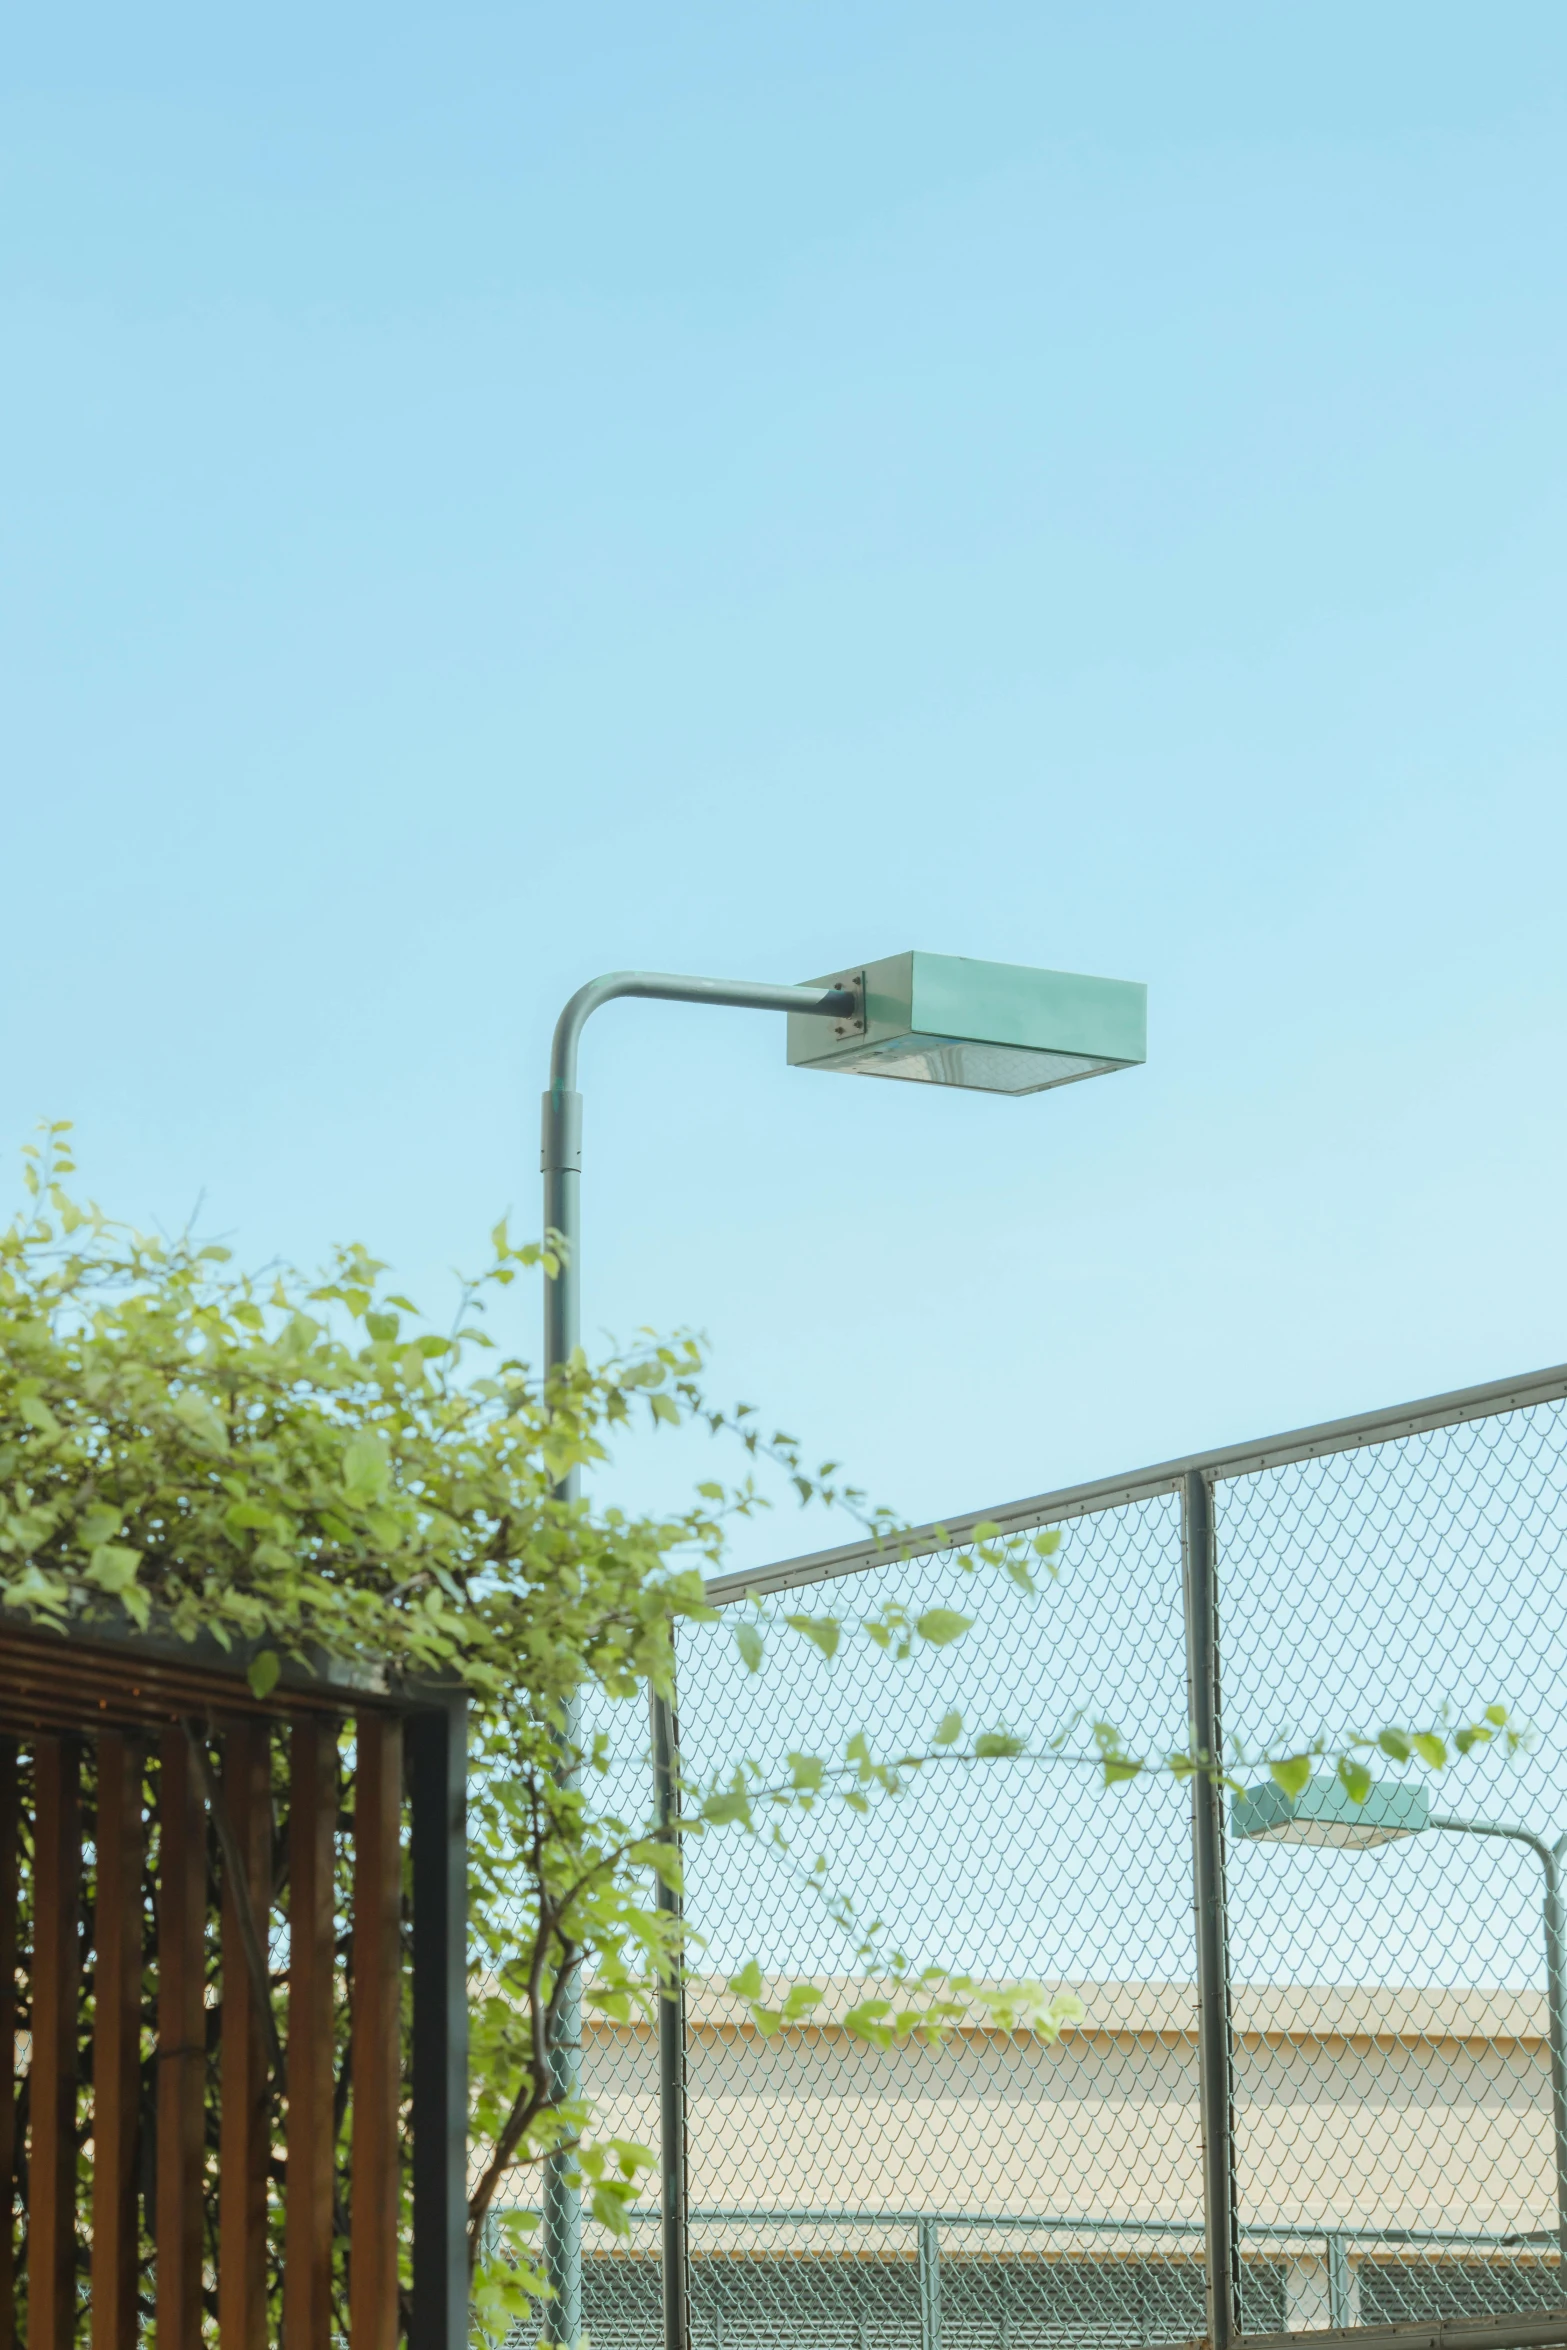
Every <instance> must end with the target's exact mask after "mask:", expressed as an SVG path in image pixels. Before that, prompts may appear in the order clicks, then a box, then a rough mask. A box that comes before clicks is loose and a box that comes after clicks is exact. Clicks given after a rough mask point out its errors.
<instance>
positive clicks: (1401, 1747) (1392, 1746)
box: [1377, 1730, 1412, 1762]
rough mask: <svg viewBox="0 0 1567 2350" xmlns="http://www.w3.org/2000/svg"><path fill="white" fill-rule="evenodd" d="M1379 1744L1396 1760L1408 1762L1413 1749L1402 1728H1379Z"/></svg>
mask: <svg viewBox="0 0 1567 2350" xmlns="http://www.w3.org/2000/svg"><path fill="white" fill-rule="evenodd" d="M1377 1744H1378V1746H1380V1747H1381V1749H1382V1752H1383V1753H1384V1754H1385V1755H1389V1756H1391V1758H1392V1760H1393V1761H1394V1762H1408V1760H1409V1757H1410V1753H1411V1751H1412V1749H1411V1747H1410V1743H1409V1740H1408V1739H1407V1738H1406V1737H1405V1735H1404V1733H1403V1731H1402V1730H1379V1731H1378V1732H1377Z"/></svg>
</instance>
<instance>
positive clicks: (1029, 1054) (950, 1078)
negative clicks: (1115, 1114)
mask: <svg viewBox="0 0 1567 2350" xmlns="http://www.w3.org/2000/svg"><path fill="white" fill-rule="evenodd" d="M832 1066H833V1067H834V1068H835V1069H842V1070H846V1071H850V1072H852V1073H853V1074H854V1075H855V1076H856V1077H904V1078H908V1079H910V1080H911V1081H912V1082H913V1083H915V1084H917V1085H961V1086H967V1087H968V1088H969V1089H970V1090H971V1091H973V1092H976V1093H1043V1092H1044V1091H1045V1089H1046V1088H1047V1087H1048V1086H1052V1085H1070V1084H1072V1083H1073V1081H1074V1080H1075V1079H1076V1078H1079V1077H1096V1076H1097V1075H1098V1074H1099V1072H1100V1071H1101V1070H1102V1069H1115V1068H1119V1066H1120V1063H1119V1062H1117V1061H1106V1060H1101V1059H1099V1058H1098V1057H1097V1056H1095V1055H1092V1054H1088V1053H1048V1052H1035V1051H1033V1050H1031V1049H1030V1048H1029V1047H1028V1046H1026V1045H1014V1044H978V1043H975V1042H973V1041H972V1040H969V1039H965V1038H957V1037H941V1036H901V1037H895V1038H893V1039H892V1040H891V1042H889V1043H886V1044H872V1045H867V1046H866V1047H865V1049H864V1051H863V1052H859V1053H851V1054H845V1055H844V1056H843V1057H842V1058H839V1059H835V1060H834V1062H833V1064H832Z"/></svg>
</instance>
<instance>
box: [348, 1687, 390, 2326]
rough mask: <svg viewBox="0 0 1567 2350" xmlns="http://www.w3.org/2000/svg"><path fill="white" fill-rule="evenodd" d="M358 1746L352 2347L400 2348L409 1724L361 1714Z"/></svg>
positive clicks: (350, 2272) (351, 2239)
mask: <svg viewBox="0 0 1567 2350" xmlns="http://www.w3.org/2000/svg"><path fill="white" fill-rule="evenodd" d="M356 1748H357V1753H356V1761H355V1766H354V1921H353V1969H354V1973H353V2012H354V2026H353V2089H354V2135H353V2156H352V2160H353V2172H352V2203H351V2206H350V2214H349V2249H350V2264H349V2276H350V2291H349V2309H348V2339H349V2345H350V2350H396V2344H397V2219H398V2211H397V2184H398V2180H397V2148H398V2128H397V2106H398V2091H399V2088H400V2085H401V2074H402V2063H401V2056H402V2046H401V2039H402V2035H401V2020H402V2018H401V1998H400V1990H401V1978H402V1966H401V1947H400V1937H399V1911H400V1907H401V1894H402V1863H401V1848H400V1838H399V1833H398V1831H399V1826H400V1820H401V1812H402V1792H403V1738H402V1725H401V1723H400V1722H397V1721H389V1720H387V1719H386V1718H385V1717H384V1716H380V1715H376V1714H361V1715H360V1716H359V1719H358V1723H357V1725H356Z"/></svg>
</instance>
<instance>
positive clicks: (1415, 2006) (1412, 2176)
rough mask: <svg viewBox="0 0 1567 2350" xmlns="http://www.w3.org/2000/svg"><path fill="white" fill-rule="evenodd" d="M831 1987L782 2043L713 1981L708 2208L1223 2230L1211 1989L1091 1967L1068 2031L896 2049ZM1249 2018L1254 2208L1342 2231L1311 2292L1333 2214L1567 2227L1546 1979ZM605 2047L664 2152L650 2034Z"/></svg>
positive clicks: (1339, 1998)
mask: <svg viewBox="0 0 1567 2350" xmlns="http://www.w3.org/2000/svg"><path fill="white" fill-rule="evenodd" d="M782 1988H783V1986H780V1987H779V1990H780V1993H781V1990H782ZM817 1988H819V1989H820V1990H821V1991H822V1993H823V1998H822V2002H821V2004H820V2006H819V2007H818V2008H817V2009H816V2010H815V2011H814V2013H813V2016H812V2018H811V2020H810V2022H808V2023H807V2024H804V2025H797V2026H794V2027H791V2028H790V2029H788V2030H786V2031H783V2032H780V2033H779V2034H778V2035H777V2036H776V2037H775V2038H772V2039H764V2038H763V2037H762V2035H761V2034H760V2033H759V2032H758V2031H757V2030H756V2028H755V2027H754V2025H752V2024H751V2022H750V2021H749V2019H748V2018H747V2016H746V2014H745V2011H744V2010H743V2009H742V2008H741V2007H740V2006H739V2004H738V2003H737V2002H736V2001H734V2000H733V1999H732V1998H731V1997H730V1996H729V1995H728V1994H727V1993H726V1992H725V1991H724V1990H723V1989H722V1987H721V1986H718V1985H712V1984H708V1983H703V1982H698V1983H696V1984H694V1985H693V1986H692V1987H691V1990H690V1994H689V1998H688V2035H689V2036H688V2059H687V2067H688V2098H689V2140H690V2197H691V2201H692V2204H693V2205H694V2206H696V2207H698V2208H701V2209H706V2210H712V2209H721V2210H726V2211H735V2212H741V2211H745V2212H755V2213H758V2214H764V2213H765V2214H777V2215H779V2217H778V2219H777V2220H776V2221H774V2222H773V2224H771V2225H765V2226H764V2228H763V2233H764V2234H765V2237H766V2241H767V2243H768V2244H769V2245H770V2246H774V2247H776V2246H778V2245H779V2244H780V2243H781V2242H782V2241H784V2240H786V2239H787V2240H788V2241H789V2242H790V2243H792V2244H794V2245H796V2246H797V2247H798V2248H800V2249H805V2248H806V2247H807V2246H808V2245H814V2244H816V2243H817V2242H818V2241H819V2242H820V2244H821V2246H822V2248H823V2249H826V2248H827V2247H828V2244H829V2242H830V2241H831V2240H832V2232H831V2231H830V2230H828V2231H819V2230H815V2229H812V2228H811V2227H810V2225H809V2223H808V2222H806V2221H804V2220H802V2219H800V2218H797V2217H795V2216H793V2215H795V2214H799V2213H803V2212H807V2211H812V2212H823V2211H826V2210H833V2211H835V2212H851V2211H852V2212H859V2213H864V2214H866V2215H869V2214H872V2213H875V2212H887V2213H892V2212H909V2211H912V2210H914V2209H916V2208H917V2209H918V2210H920V2211H922V2212H926V2213H933V2212H945V2213H951V2214H953V2215H954V2216H956V2215H958V2214H962V2213H973V2214H981V2213H983V2214H986V2215H992V2216H994V2215H1010V2216H1012V2217H1015V2218H1023V2217H1025V2216H1028V2217H1032V2218H1035V2219H1046V2218H1049V2219H1055V2220H1061V2219H1070V2220H1073V2221H1076V2222H1077V2223H1079V2227H1080V2229H1081V2233H1082V2239H1083V2241H1084V2242H1087V2241H1088V2240H1090V2239H1092V2238H1093V2237H1094V2235H1095V2233H1096V2231H1095V2229H1094V2225H1093V2223H1094V2222H1095V2221H1099V2222H1108V2221H1118V2222H1122V2223H1126V2222H1137V2221H1143V2222H1147V2223H1148V2224H1149V2231H1150V2232H1149V2237H1148V2238H1147V2239H1145V2240H1144V2242H1145V2248H1148V2247H1151V2244H1152V2242H1153V2240H1154V2239H1155V2237H1156V2236H1157V2235H1158V2233H1159V2231H1160V2230H1161V2229H1164V2228H1168V2227H1169V2226H1170V2224H1171V2223H1172V2222H1173V2223H1185V2226H1186V2227H1187V2228H1191V2229H1195V2228H1197V2227H1199V2226H1200V2223H1201V2219H1202V2199H1201V2171H1200V2145H1201V2141H1200V2129H1199V2116H1198V2103H1197V2046H1196V2031H1197V2014H1196V1999H1195V1993H1194V1991H1193V1989H1192V1988H1191V1986H1189V1985H1181V1984H1157V1983H1092V1982H1089V1983H1079V1984H1075V1985H1073V1986H1071V1988H1072V1989H1074V1990H1075V1991H1076V1993H1077V1995H1078V1997H1079V1998H1080V2000H1081V2001H1082V2004H1083V2007H1084V2010H1085V2014H1084V2018H1083V2020H1082V2022H1081V2023H1079V2024H1077V2025H1075V2026H1070V2027H1068V2028H1067V2029H1066V2030H1065V2031H1063V2033H1062V2034H1061V2037H1060V2039H1059V2040H1058V2041H1057V2042H1055V2043H1054V2044H1049V2043H1046V2042H1044V2041H1042V2040H1040V2039H1039V2038H1038V2037H1036V2036H1035V2035H1032V2034H1029V2033H1023V2032H1017V2033H1007V2032H999V2031H996V2030H995V2029H993V2028H990V2027H989V2026H988V2025H987V2024H986V2023H984V2022H983V2021H982V2020H980V2019H979V2018H978V2017H976V2018H975V2019H974V2020H973V2021H971V2022H967V2023H965V2024H964V2025H962V2026H961V2027H960V2028H958V2029H957V2030H955V2031H954V2032H952V2034H951V2035H950V2037H949V2038H948V2039H947V2040H946V2041H945V2043H943V2044H942V2045H939V2046H937V2047H933V2048H926V2047H921V2046H918V2045H914V2046H908V2045H905V2046H901V2047H898V2048H894V2049H890V2050H886V2051H883V2050H878V2049H875V2048H871V2047H868V2046H866V2045H865V2044H864V2043H863V2042H861V2041H859V2040H858V2039H856V2038H855V2036H854V2035H853V2034H851V2033H850V2032H848V2031H846V2030H845V2028H844V2025H843V2022H842V2016H843V2012H844V2010H845V2008H846V2007H848V2006H849V2005H850V2004H852V2003H853V2002H854V2001H855V2000H857V1999H861V1998H864V1997H865V1996H866V1995H867V1992H868V1990H874V1989H875V1988H876V1987H875V1986H867V1985H866V1984H865V1983H863V1982H854V1983H849V1982H846V1981H844V1980H842V1979H833V1978H826V1979H821V1980H819V1982H818V1984H817ZM1234 2019H1235V2034H1236V2100H1237V2133H1238V2146H1239V2157H1240V2170H1241V2217H1242V2222H1243V2227H1245V2226H1250V2227H1259V2226H1268V2227H1274V2228H1279V2227H1287V2228H1291V2229H1294V2228H1298V2229H1300V2230H1301V2231H1302V2232H1303V2234H1311V2235H1315V2236H1317V2238H1318V2242H1317V2244H1316V2246H1310V2245H1302V2246H1301V2247H1300V2253H1301V2257H1302V2259H1303V2260H1305V2261H1306V2264H1307V2265H1306V2268H1305V2269H1304V2270H1303V2272H1302V2275H1301V2278H1300V2280H1299V2294H1298V2296H1297V2297H1298V2298H1301V2299H1302V2302H1303V2304H1304V2301H1306V2300H1309V2298H1310V2295H1311V2294H1312V2293H1314V2292H1316V2291H1317V2289H1318V2287H1319V2285H1321V2282H1322V2280H1321V2273H1320V2234H1321V2231H1323V2230H1325V2229H1335V2228H1336V2229H1342V2230H1349V2231H1353V2232H1356V2233H1359V2234H1369V2233H1372V2232H1374V2231H1376V2230H1379V2229H1387V2228H1392V2229H1412V2230H1419V2231H1427V2230H1435V2231H1456V2232H1463V2233H1470V2232H1473V2233H1477V2234H1484V2235H1487V2236H1497V2237H1500V2236H1505V2235H1527V2234H1530V2233H1532V2232H1534V2231H1537V2230H1542V2229H1546V2228H1548V2227H1550V2226H1552V2225H1553V2224H1554V2209H1553V2195H1554V2187H1553V2164H1552V2145H1551V2120H1550V2089H1549V2071H1548V2049H1547V2043H1546V2036H1545V2028H1546V2018H1545V2002H1544V1999H1543V1997H1540V1996H1538V1995H1535V1994H1531V1993H1518V1992H1501V1991H1479V1990H1476V1991H1456V1992H1437V1991H1406V1990H1336V1989H1332V1988H1323V1987H1321V1986H1315V1985H1284V1986H1274V1987H1269V1988H1246V1987H1241V1988H1240V1989H1238V1990H1237V1991H1236V1993H1235V1999H1234ZM584 2063H585V2077H586V2080H587V2083H588V2086H589V2090H590V2093H591V2094H592V2095H593V2096H594V2097H595V2098H596V2100H597V2101H598V2105H599V2114H600V2122H599V2126H600V2128H601V2129H602V2130H603V2131H605V2132H606V2133H613V2134H616V2135H621V2136H628V2137H632V2138H639V2139H641V2140H642V2141H643V2142H644V2143H646V2144H648V2145H650V2146H656V2144H657V2137H658V2115H657V2099H656V2073H655V2062H654V2048H653V2042H652V2037H651V2034H650V2033H649V2031H648V2029H647V2028H646V2027H645V2026H641V2025H637V2026H633V2027H624V2028H622V2027H614V2026H610V2025H606V2024H604V2023H602V2022H590V2023H589V2025H588V2027H587V2035H586V2044H585V2050H584ZM784 2214H789V2215H791V2216H790V2217H789V2218H787V2219H784V2218H783V2216H782V2215H784ZM735 2225H736V2226H737V2227H738V2225H739V2223H735ZM726 2233H732V2231H726ZM892 2238H896V2240H897V2242H898V2243H900V2244H902V2243H903V2242H904V2241H905V2238H906V2229H903V2228H894V2229H893V2230H892V2231H891V2236H890V2238H889V2241H890V2240H891V2239H892ZM734 2240H735V2241H736V2242H738V2241H739V2237H738V2236H736V2237H735V2239H734ZM838 2240H839V2241H841V2237H840V2238H839V2239H838ZM855 2240H856V2242H857V2243H859V2244H862V2245H867V2244H868V2243H869V2241H870V2239H868V2238H867V2237H865V2236H864V2235H863V2234H857V2235H856V2239H855ZM1101 2242H1102V2245H1103V2248H1104V2249H1107V2250H1108V2249H1109V2248H1110V2245H1111V2242H1112V2238H1111V2236H1110V2235H1109V2234H1108V2233H1107V2234H1105V2235H1104V2236H1103V2237H1102V2239H1101ZM1115 2242H1116V2248H1118V2249H1122V2250H1127V2251H1131V2250H1133V2249H1134V2248H1136V2245H1137V2236H1136V2234H1135V2233H1134V2234H1133V2235H1131V2236H1130V2237H1128V2236H1126V2235H1125V2234H1124V2232H1120V2231H1118V2232H1117V2236H1116V2238H1115ZM1161 2248H1162V2249H1163V2250H1165V2251H1167V2252H1168V2251H1170V2250H1172V2249H1173V2246H1172V2244H1171V2242H1170V2238H1169V2237H1168V2236H1166V2237H1165V2238H1164V2240H1163V2244H1162V2246H1161ZM1279 2249H1280V2253H1281V2255H1282V2254H1284V2253H1285V2247H1284V2246H1283V2245H1282V2244H1281V2245H1280V2247H1279ZM1313 2264H1315V2265H1313ZM1322 2289H1323V2291H1324V2292H1325V2286H1324V2287H1323V2288H1322ZM1303 2322H1305V2321H1304V2320H1303Z"/></svg>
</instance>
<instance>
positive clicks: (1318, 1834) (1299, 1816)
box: [1230, 1778, 1431, 1852]
mask: <svg viewBox="0 0 1567 2350" xmlns="http://www.w3.org/2000/svg"><path fill="white" fill-rule="evenodd" d="M1430 1825H1431V1806H1430V1802H1429V1800H1428V1798H1427V1795H1426V1791H1425V1789H1424V1788H1423V1787H1398V1786H1392V1785H1390V1784H1389V1783H1388V1782H1387V1781H1386V1780H1384V1781H1382V1782H1381V1783H1380V1784H1379V1785H1376V1786H1374V1787H1372V1789H1371V1790H1370V1792H1369V1794H1368V1795H1367V1797H1366V1799H1365V1801H1364V1803H1357V1802H1356V1801H1355V1799H1354V1797H1353V1796H1352V1795H1351V1794H1350V1793H1349V1791H1348V1790H1347V1788H1345V1787H1344V1786H1342V1785H1341V1784H1340V1782H1339V1781H1338V1780H1337V1779H1336V1778H1335V1779H1327V1778H1322V1779H1308V1780H1307V1781H1306V1784H1305V1786H1304V1787H1302V1789H1301V1791H1300V1793H1299V1794H1298V1795H1286V1794H1285V1792H1284V1790H1283V1788H1282V1787H1279V1786H1277V1785H1275V1784H1274V1782H1273V1781H1272V1780H1267V1781H1265V1782H1264V1784H1263V1785H1262V1786H1260V1787H1248V1788H1246V1789H1245V1790H1244V1791H1243V1792H1241V1793H1239V1794H1237V1795H1235V1796H1233V1797H1232V1798H1231V1802H1230V1832H1231V1834H1232V1835H1235V1836H1240V1837H1245V1838H1247V1839H1248V1840H1249V1841H1250V1842H1252V1843H1254V1844H1338V1845H1344V1846H1347V1847H1348V1848H1349V1849H1350V1850H1351V1851H1355V1852H1368V1851H1369V1850H1370V1849H1371V1847H1372V1846H1373V1845H1375V1844H1391V1843H1392V1841H1393V1839H1394V1837H1395V1836H1418V1835H1420V1834H1422V1833H1423V1831H1424V1830H1425V1829H1427V1828H1428V1827H1429V1826H1430Z"/></svg>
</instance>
